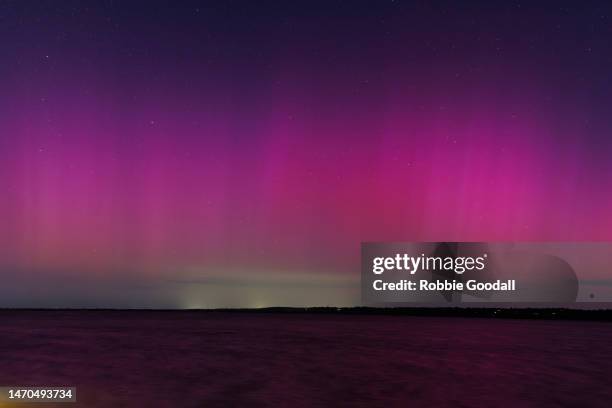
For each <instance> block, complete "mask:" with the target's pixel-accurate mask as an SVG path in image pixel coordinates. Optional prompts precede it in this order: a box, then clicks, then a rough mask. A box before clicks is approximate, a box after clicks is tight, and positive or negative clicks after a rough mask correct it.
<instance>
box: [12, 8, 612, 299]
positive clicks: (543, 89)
mask: <svg viewBox="0 0 612 408" xmlns="http://www.w3.org/2000/svg"><path fill="white" fill-rule="evenodd" d="M530 3H531V2H510V1H503V2H501V1H500V2H492V1H483V2H458V1H456V2H408V1H399V0H398V1H324V2H313V1H309V2H293V1H291V2H289V1H284V2H283V1H278V2H267V1H263V2H260V1H257V2H255V1H219V2H214V1H208V2H188V1H168V2H153V1H148V2H129V1H125V2H120V1H99V2H86V1H78V2H76V1H75V2H70V1H61V2H58V1H46V2H43V1H40V2H37V1H24V2H16V1H15V2H2V3H1V5H0V279H1V285H0V306H33V307H43V306H44V307H46V306H51V307H65V306H69V307H79V306H86V307H225V306H232V307H233V306H247V307H257V306H276V305H280V306H319V305H322V306H325V305H334V306H335V305H338V306H340V305H354V304H358V303H359V246H360V242H361V241H425V240H436V241H437V240H442V241H452V240H458V241H468V240H489V241H493V240H523V241H525V240H527V241H534V240H548V241H602V240H612V211H611V209H612V24H611V23H612V4H610V3H608V4H606V2H601V3H596V2H578V1H577V2H573V3H565V2H550V3H548V4H547V3H545V2H538V4H530ZM599 273H600V275H598V276H595V277H593V278H596V279H607V278H612V272H610V271H604V270H602V271H600V272H599Z"/></svg>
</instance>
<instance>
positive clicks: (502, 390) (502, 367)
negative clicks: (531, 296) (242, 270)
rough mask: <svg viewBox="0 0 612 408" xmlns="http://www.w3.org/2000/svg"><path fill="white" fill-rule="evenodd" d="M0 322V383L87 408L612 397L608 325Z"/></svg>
mask: <svg viewBox="0 0 612 408" xmlns="http://www.w3.org/2000/svg"><path fill="white" fill-rule="evenodd" d="M0 322H1V326H0V363H1V365H0V385H56V386H60V385H64V386H76V387H77V400H78V403H77V405H78V406H85V407H122V406H125V407H132V406H134V407H202V406H249V407H250V406H278V405H281V406H291V407H300V406H346V405H350V406H368V407H369V406H380V407H388V406H403V407H405V406H424V407H434V406H458V407H461V406H463V407H468V406H473V407H487V406H496V407H499V406H505V407H517V406H521V407H553V406H581V407H589V406H592V407H609V406H610V405H609V404H610V400H611V399H612V387H611V386H610V384H611V383H610V376H611V375H612V324H610V323H607V322H586V321H554V320H516V319H503V320H500V319H480V318H460V317H415V316H381V315H350V314H349V315H334V314H283V313H267V314H255V313H229V312H208V313H198V312H134V311H132V312H121V311H98V312H96V311H74V312H67V311H62V312H59V311H57V312H51V311H2V312H0ZM43 405H44V406H45V407H48V406H51V405H50V404H43ZM43 405H40V404H37V405H36V406H43ZM64 406H74V404H64Z"/></svg>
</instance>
